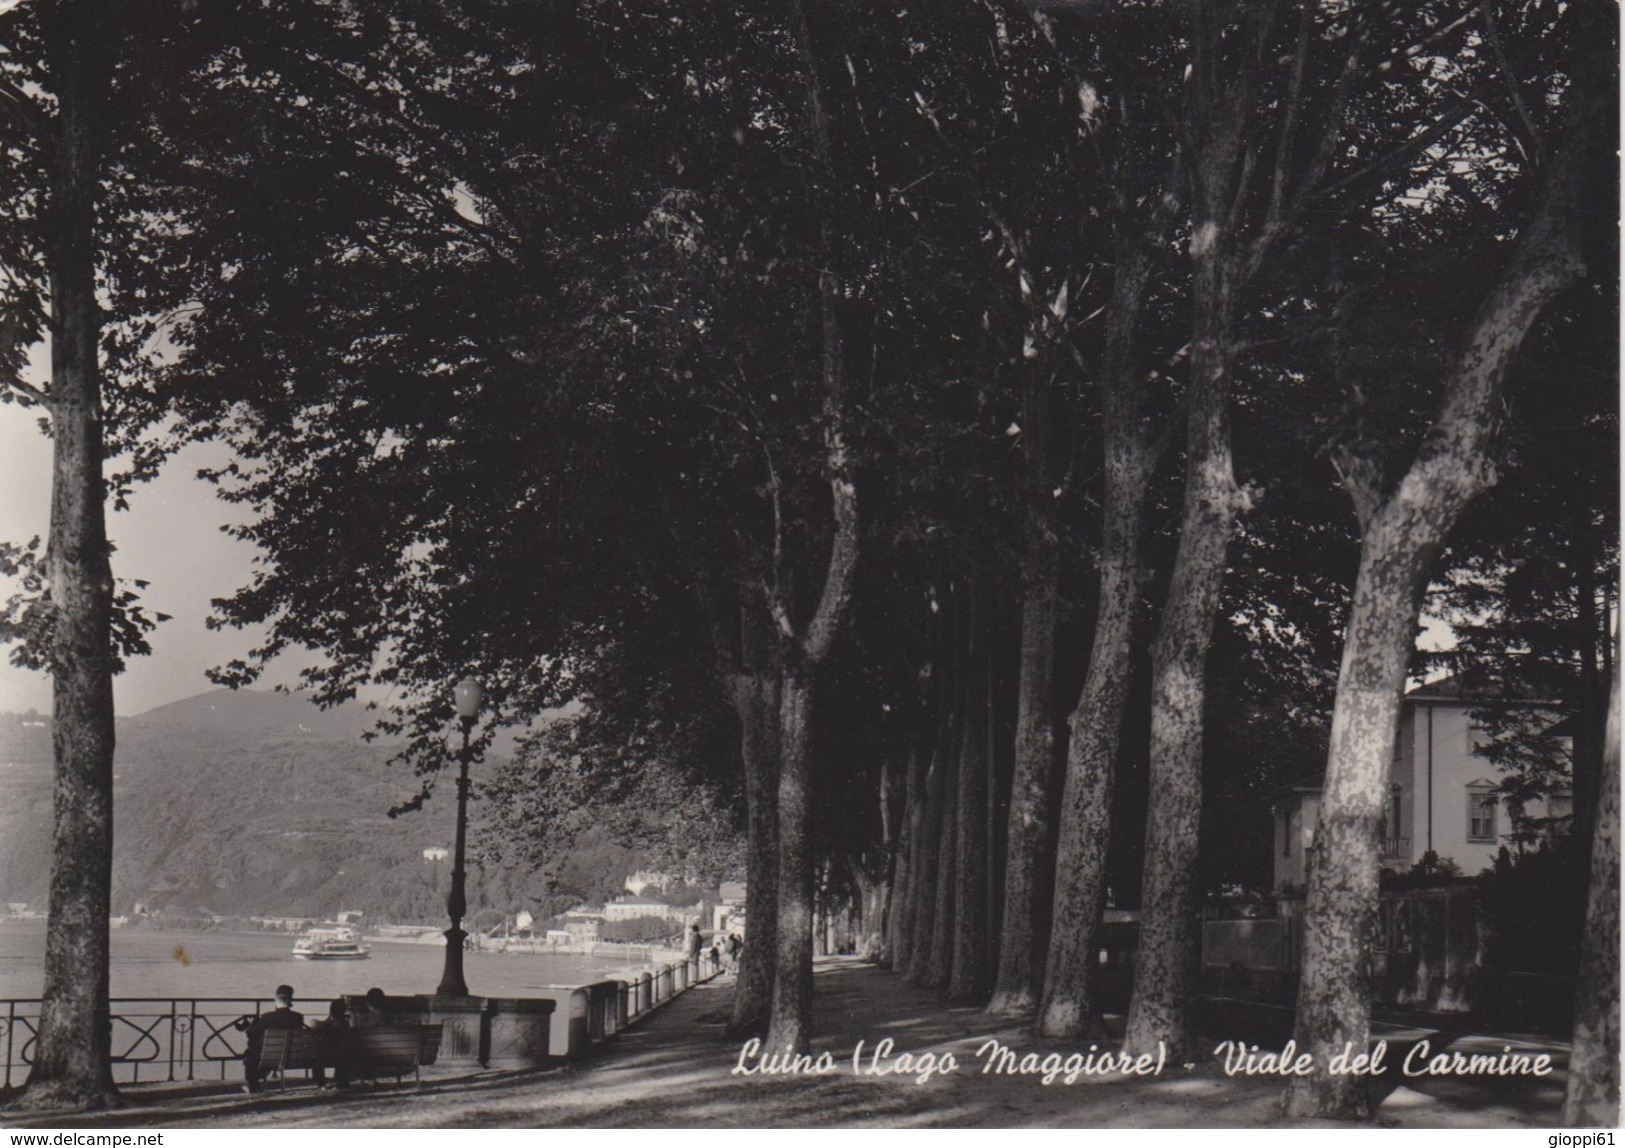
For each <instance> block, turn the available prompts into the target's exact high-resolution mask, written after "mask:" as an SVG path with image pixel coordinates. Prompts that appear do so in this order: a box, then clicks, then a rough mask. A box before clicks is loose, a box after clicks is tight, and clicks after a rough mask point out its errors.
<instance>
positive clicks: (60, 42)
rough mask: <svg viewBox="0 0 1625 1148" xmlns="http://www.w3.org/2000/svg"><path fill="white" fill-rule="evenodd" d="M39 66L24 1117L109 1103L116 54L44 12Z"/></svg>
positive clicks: (92, 24) (99, 20)
mask: <svg viewBox="0 0 1625 1148" xmlns="http://www.w3.org/2000/svg"><path fill="white" fill-rule="evenodd" d="M47 12H48V15H47V16H46V17H45V19H46V20H47V25H46V43H47V52H48V57H49V65H50V69H51V73H52V76H53V78H54V80H55V82H56V89H57V90H56V93H55V94H56V97H57V101H58V102H57V117H56V128H57V131H56V135H55V139H54V141H53V149H52V153H51V158H50V166H51V197H50V204H49V209H48V210H49V216H48V224H47V238H46V260H47V265H48V271H49V275H50V289H51V391H50V408H51V436H52V449H53V454H54V460H53V472H52V485H51V537H50V546H49V551H50V553H49V577H50V594H51V601H52V604H53V606H54V608H55V613H54V617H53V631H52V635H51V663H52V665H51V669H52V678H53V683H54V685H53V693H52V706H53V710H52V722H51V740H52V747H53V750H54V754H55V761H56V766H55V769H56V786H55V805H54V824H53V829H52V846H51V850H52V852H51V885H50V893H49V913H50V919H49V922H48V924H47V926H46V934H45V992H44V1001H43V1003H42V1004H41V1006H40V1021H39V1035H38V1037H37V1039H36V1041H35V1046H34V1068H33V1072H32V1074H31V1075H30V1077H29V1083H28V1088H27V1097H28V1104H29V1106H30V1107H46V1108H59V1107H60V1108H102V1107H110V1106H114V1105H117V1104H119V1103H121V1102H120V1100H119V1096H118V1093H117V1090H116V1089H115V1088H114V1086H113V1080H112V1072H111V1066H110V1063H109V1057H110V1055H111V1050H110V1040H111V1036H110V1032H111V1024H110V1021H109V1019H108V1016H109V1001H108V958H109V939H108V925H107V918H108V915H109V912H110V910H111V898H112V881H113V663H112V628H111V621H112V605H113V573H112V567H111V564H110V560H109V551H108V545H107V525H106V520H105V508H104V500H105V493H104V489H103V482H102V398H101V373H100V368H99V365H98V361H97V349H98V344H99V341H100V336H101V309H100V306H99V305H98V303H97V301H96V236H95V216H96V195H97V187H98V184H99V180H100V175H101V163H102V145H103V140H102V131H101V124H102V123H103V122H104V118H105V117H104V115H103V111H102V109H103V107H104V104H105V101H106V95H107V89H108V73H109V72H110V71H111V66H110V63H109V62H107V61H104V60H101V59H100V55H101V53H100V52H98V51H97V50H96V48H97V45H98V44H99V45H100V46H102V47H104V48H105V47H106V46H107V45H108V44H110V43H112V42H113V33H112V32H111V31H110V30H109V28H108V27H107V24H108V23H109V22H110V21H108V20H107V18H106V12H105V10H104V8H103V6H102V5H101V4H99V3H96V2H95V0H79V2H77V3H68V2H66V0H64V2H62V3H58V4H55V5H52V6H50V7H49V8H48V9H47Z"/></svg>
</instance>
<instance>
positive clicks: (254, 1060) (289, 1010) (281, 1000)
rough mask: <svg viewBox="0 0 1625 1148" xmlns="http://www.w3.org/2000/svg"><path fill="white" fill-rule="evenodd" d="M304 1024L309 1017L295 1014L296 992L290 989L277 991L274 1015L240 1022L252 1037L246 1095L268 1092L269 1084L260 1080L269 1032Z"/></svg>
mask: <svg viewBox="0 0 1625 1148" xmlns="http://www.w3.org/2000/svg"><path fill="white" fill-rule="evenodd" d="M245 1021H246V1023H245ZM304 1024H305V1014H304V1013H301V1012H295V1011H294V1007H293V988H292V987H291V986H289V985H278V986H277V987H276V1008H275V1009H274V1010H273V1011H271V1012H266V1013H261V1014H260V1015H259V1016H257V1017H254V1018H253V1019H252V1020H248V1019H247V1018H244V1020H243V1021H238V1022H237V1027H238V1028H241V1029H244V1030H246V1031H247V1033H248V1049H247V1051H245V1052H244V1053H243V1091H244V1092H261V1091H263V1090H264V1088H265V1081H264V1080H263V1079H262V1078H261V1076H260V1049H261V1048H262V1047H263V1046H264V1044H265V1034H266V1032H267V1031H268V1030H270V1029H274V1028H303V1027H304Z"/></svg>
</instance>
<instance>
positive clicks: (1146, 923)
mask: <svg viewBox="0 0 1625 1148" xmlns="http://www.w3.org/2000/svg"><path fill="white" fill-rule="evenodd" d="M1192 254H1193V256H1194V257H1195V260H1196V283H1195V286H1194V289H1193V295H1194V300H1193V306H1194V310H1195V326H1196V331H1195V338H1194V340H1193V342H1192V346H1191V390H1190V397H1189V402H1190V422H1189V431H1188V434H1187V446H1186V470H1185V511H1184V516H1183V519H1182V521H1181V525H1180V534H1179V551H1178V554H1177V556H1176V557H1175V559H1174V572H1173V578H1172V579H1171V581H1170V582H1169V585H1168V596H1167V601H1166V602H1165V604H1164V606H1163V612H1162V623H1161V626H1160V628H1159V630H1158V632H1157V639H1156V641H1155V643H1153V645H1152V654H1151V758H1150V765H1151V770H1150V803H1149V807H1148V809H1147V812H1146V829H1145V874H1144V877H1143V879H1142V883H1141V887H1140V946H1139V952H1138V955H1137V957H1136V963H1135V968H1134V994H1133V997H1132V999H1131V1000H1130V1003H1129V1013H1128V1026H1127V1029H1126V1030H1125V1033H1124V1037H1123V1047H1124V1048H1125V1049H1126V1050H1128V1051H1130V1052H1133V1053H1135V1054H1139V1053H1144V1052H1148V1051H1154V1050H1156V1048H1157V1045H1158V1042H1163V1043H1164V1044H1165V1045H1166V1048H1167V1050H1168V1053H1169V1055H1172V1056H1183V1055H1184V1054H1185V1053H1186V1052H1187V1051H1189V1050H1190V1049H1191V1048H1193V1047H1194V1046H1193V1043H1192V1042H1193V1040H1194V1036H1193V1034H1192V1032H1191V1029H1190V1017H1189V1007H1188V1006H1189V1001H1190V999H1191V991H1192V987H1193V986H1192V981H1193V978H1194V972H1195V956H1194V944H1195V931H1194V928H1193V926H1192V916H1191V914H1192V912H1193V911H1194V905H1193V903H1192V902H1193V894H1192V892H1191V886H1192V880H1193V876H1194V874H1193V869H1194V867H1195V864H1196V849H1197V842H1198V835H1199V830H1200V828H1201V821H1202V737H1203V735H1202V731H1203V710H1204V707H1205V701H1206V697H1207V689H1206V684H1207V653H1208V646H1209V644H1210V643H1211V641H1212V637H1213V624H1214V620H1215V618H1216V617H1217V615H1218V610H1219V594H1220V591H1221V589H1222V587H1223V584H1224V571H1225V556H1226V554H1227V552H1228V550H1229V546H1230V537H1231V534H1232V532H1233V531H1234V529H1235V523H1236V517H1237V515H1238V514H1239V512H1240V510H1241V506H1242V501H1243V497H1242V493H1241V491H1240V490H1239V489H1238V488H1237V486H1236V480H1235V473H1234V470H1233V468H1232V465H1231V457H1230V419H1229V407H1230V369H1231V360H1232V351H1231V348H1230V345H1229V343H1230V339H1229V318H1230V316H1229V304H1228V301H1227V299H1226V291H1225V283H1224V280H1225V278H1226V275H1225V272H1224V271H1223V269H1222V268H1221V266H1219V265H1220V264H1222V263H1223V261H1224V259H1225V255H1224V254H1223V253H1221V252H1218V251H1206V252H1197V251H1193V252H1192Z"/></svg>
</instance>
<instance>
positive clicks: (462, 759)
mask: <svg viewBox="0 0 1625 1148" xmlns="http://www.w3.org/2000/svg"><path fill="white" fill-rule="evenodd" d="M483 694H484V691H483V690H482V689H480V683H479V682H476V681H475V680H474V679H473V678H464V679H463V680H462V681H460V682H458V683H457V684H456V685H455V686H453V687H452V696H453V697H454V698H455V699H456V702H457V718H458V720H459V721H460V722H461V723H462V726H463V749H462V752H461V753H460V754H458V770H457V846H456V853H455V854H453V856H452V870H451V894H450V896H448V897H447V898H446V912H447V914H449V915H450V917H451V928H449V929H447V930H446V969H445V971H444V972H443V973H441V975H440V987H439V988H438V989H437V990H435V991H436V993H437V994H438V995H439V996H443V997H466V996H467V995H468V985H467V984H466V983H465V982H464V981H463V942H464V941H465V940H466V939H467V938H468V934H467V933H465V932H463V914H464V913H466V912H467V911H468V900H467V898H466V897H465V896H464V893H463V878H464V872H463V853H464V850H465V848H466V847H467V838H468V735H469V734H470V733H472V732H473V730H474V722H475V719H476V718H478V717H479V713H480V699H481V697H482V696H483Z"/></svg>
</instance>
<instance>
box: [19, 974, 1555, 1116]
mask: <svg viewBox="0 0 1625 1148" xmlns="http://www.w3.org/2000/svg"><path fill="white" fill-rule="evenodd" d="M817 993H818V995H817V1012H816V1017H815V1029H814V1032H815V1035H814V1040H813V1046H814V1052H815V1053H826V1052H827V1053H828V1054H829V1058H828V1061H827V1062H826V1063H827V1064H829V1065H831V1067H832V1070H831V1071H828V1072H825V1073H816V1074H815V1073H792V1074H782V1073H772V1074H770V1073H767V1072H758V1073H754V1074H742V1073H739V1072H736V1071H735V1069H736V1068H738V1067H739V1065H740V1064H741V1063H742V1048H741V1043H740V1042H739V1041H736V1040H730V1039H729V1038H728V1037H727V1036H726V1035H725V1033H724V1032H723V1025H724V1022H725V1021H726V1018H727V1015H728V1010H729V1006H730V1003H731V999H732V986H731V984H729V983H722V984H716V983H712V984H707V985H702V986H699V987H697V988H694V989H690V990H689V991H688V992H686V993H684V994H683V995H682V996H680V997H678V998H677V999H676V1000H674V1001H672V1002H671V1003H670V1004H669V1005H667V1006H665V1007H664V1008H662V1009H661V1010H660V1011H659V1012H657V1013H656V1014H654V1015H653V1016H651V1017H650V1018H649V1019H648V1020H647V1021H646V1022H645V1023H643V1024H641V1025H639V1026H637V1027H635V1028H632V1029H630V1030H628V1031H627V1032H624V1033H622V1034H621V1035H620V1036H619V1037H617V1038H616V1039H614V1040H612V1041H610V1042H609V1043H608V1044H606V1045H604V1046H602V1047H600V1048H599V1049H597V1050H595V1051H594V1053H593V1054H592V1055H590V1056H588V1057H587V1058H585V1059H583V1060H581V1061H579V1062H577V1063H575V1064H573V1065H570V1066H568V1067H565V1068H558V1069H549V1070H542V1071H536V1072H523V1073H480V1074H476V1075H471V1076H470V1075H463V1076H449V1075H442V1076H438V1077H436V1078H433V1079H427V1080H426V1081H425V1084H424V1086H423V1087H422V1088H421V1089H414V1088H410V1087H407V1088H393V1087H384V1088H380V1089H377V1090H372V1089H358V1090H356V1091H355V1092H352V1093H344V1094H339V1093H330V1092H329V1093H315V1092H312V1091H311V1090H310V1089H308V1088H305V1089H295V1090H293V1091H291V1092H289V1093H287V1094H285V1095H277V1094H271V1095H266V1096H256V1097H247V1096H241V1095H238V1094H234V1093H227V1092H225V1091H224V1090H223V1089H221V1088H220V1087H218V1086H216V1087H214V1088H201V1089H193V1090H191V1091H190V1092H187V1091H183V1090H174V1091H170V1092H168V1093H166V1094H164V1095H163V1096H162V1097H160V1096H159V1095H158V1094H156V1093H154V1094H150V1097H151V1099H150V1101H149V1102H146V1103H140V1104H138V1105H136V1106H133V1107H131V1108H127V1109H124V1110H121V1111H119V1112H112V1113H106V1114H101V1115H99V1116H96V1117H87V1116H78V1117H52V1118H49V1119H43V1118H34V1119H30V1117H29V1115H28V1114H27V1113H7V1114H5V1117H4V1118H3V1119H0V1123H4V1124H6V1125H8V1126H11V1127H30V1128H32V1127H64V1128H84V1127H92V1126H103V1127H130V1128H136V1127H142V1126H149V1127H161V1128H187V1127H231V1128H298V1127H308V1128H333V1127H360V1128H538V1127H617V1128H669V1127H679V1128H681V1127H698V1128H756V1127H828V1126H839V1127H887V1128H905V1127H915V1128H925V1127H939V1128H940V1127H955V1128H965V1127H1181V1126H1182V1127H1240V1128H1247V1127H1259V1126H1267V1125H1274V1124H1278V1123H1280V1121H1279V1118H1278V1117H1277V1115H1276V1112H1275V1103H1276V1100H1277V1098H1278V1096H1279V1094H1280V1083H1279V1080H1278V1079H1270V1078H1260V1077H1242V1076H1237V1077H1227V1076H1225V1075H1224V1073H1223V1072H1222V1070H1221V1068H1220V1065H1219V1063H1218V1062H1217V1061H1216V1060H1207V1061H1205V1062H1204V1063H1201V1064H1196V1065H1192V1066H1189V1067H1187V1066H1186V1065H1183V1064H1168V1065H1166V1066H1164V1068H1163V1071H1162V1072H1161V1074H1160V1075H1157V1076H1147V1077H1136V1076H1123V1075H1122V1074H1120V1073H1117V1072H1113V1073H1112V1074H1111V1075H1106V1076H1088V1075H1080V1076H1078V1078H1077V1079H1076V1080H1075V1082H1074V1083H1072V1084H1067V1083H1065V1081H1064V1079H1062V1078H1057V1079H1055V1080H1054V1081H1053V1082H1052V1083H1051V1084H1049V1085H1045V1084H1044V1083H1042V1077H1041V1076H1040V1075H1037V1074H1026V1075H1022V1074H999V1073H989V1072H985V1071H984V1067H985V1066H986V1064H987V1061H988V1059H989V1057H990V1055H991V1054H987V1053H984V1055H983V1056H982V1057H980V1058H979V1057H978V1055H977V1051H978V1049H984V1048H985V1047H986V1046H987V1045H988V1042H990V1041H998V1042H1001V1043H1002V1045H1003V1046H1004V1047H1006V1048H1009V1049H1011V1050H1012V1051H1013V1052H1014V1053H1015V1055H1016V1058H1017V1059H1016V1064H1017V1066H1018V1067H1019V1058H1020V1057H1022V1056H1024V1055H1026V1054H1029V1053H1031V1054H1035V1060H1034V1062H1033V1063H1034V1065H1035V1066H1038V1065H1041V1063H1042V1058H1043V1057H1044V1056H1047V1055H1049V1054H1057V1055H1058V1061H1059V1062H1061V1063H1063V1064H1064V1061H1065V1058H1066V1057H1068V1056H1070V1055H1073V1054H1078V1055H1079V1056H1083V1055H1087V1054H1088V1053H1089V1052H1090V1042H1088V1041H1086V1040H1085V1041H1057V1040H1046V1039H1042V1038H1039V1037H1036V1036H1033V1035H1031V1034H1030V1033H1027V1032H1025V1031H1023V1029H1022V1028H1021V1027H1020V1026H1015V1025H1003V1026H1001V1024H1000V1023H999V1022H992V1021H990V1020H989V1019H988V1018H987V1017H986V1016H985V1015H984V1014H983V1013H982V1012H981V1011H980V1010H979V1009H977V1008H948V1007H944V1006H943V1005H942V1004H941V1003H940V1001H939V998H938V997H937V995H936V994H935V993H931V992H927V991H925V990H921V989H916V988H913V987H911V986H908V985H906V984H904V983H903V982H902V981H901V980H900V979H899V978H897V977H895V976H893V975H892V974H890V973H889V972H886V971H883V970H881V969H877V968H875V967H874V966H872V965H868V964H865V963H862V962H860V961H857V960H855V959H853V958H830V959H826V960H822V961H820V962H819V970H818V977H817ZM1414 1035H1415V1034H1412V1037H1413V1038H1414ZM886 1039H890V1040H891V1041H892V1042H893V1045H892V1049H891V1052H892V1056H891V1058H890V1059H884V1058H883V1059H882V1060H881V1061H879V1062H878V1067H879V1068H882V1069H891V1070H893V1071H891V1072H889V1073H886V1074H877V1075H869V1074H867V1073H864V1072H859V1071H855V1066H854V1063H853V1052H854V1050H855V1048H856V1047H857V1046H858V1042H859V1041H862V1042H864V1043H863V1055H862V1056H861V1058H860V1061H859V1064H858V1065H857V1066H856V1067H857V1068H860V1069H869V1068H872V1067H876V1062H874V1061H872V1060H871V1055H870V1054H871V1053H872V1052H873V1051H874V1049H875V1046H876V1045H877V1044H878V1043H879V1042H881V1041H883V1040H886ZM1509 1039H1510V1038H1509ZM1435 1043H1436V1044H1438V1041H1437V1040H1436V1041H1435ZM1453 1047H1457V1048H1464V1049H1465V1048H1473V1049H1477V1050H1485V1051H1494V1052H1499V1051H1500V1044H1499V1043H1497V1042H1493V1041H1490V1040H1489V1038H1462V1039H1459V1040H1457V1042H1456V1044H1455V1045H1454V1046H1453ZM1540 1047H1542V1048H1548V1049H1550V1050H1553V1051H1555V1052H1557V1053H1558V1054H1559V1058H1558V1064H1559V1065H1561V1064H1562V1063H1563V1061H1564V1060H1565V1059H1566V1056H1562V1055H1561V1054H1562V1053H1565V1052H1566V1049H1563V1048H1562V1047H1561V1046H1559V1045H1549V1044H1548V1045H1540ZM1110 1051H1112V1046H1111V1045H1110V1044H1106V1045H1104V1046H1103V1047H1101V1048H1100V1049H1098V1050H1097V1052H1110ZM902 1054H907V1055H908V1057H909V1058H910V1063H909V1064H907V1065H905V1064H904V1062H903V1055H902ZM950 1055H951V1056H952V1057H953V1059H954V1061H955V1062H956V1065H957V1067H956V1068H955V1069H953V1070H951V1071H944V1069H945V1068H946V1061H947V1058H948V1057H949V1056H950ZM743 1063H745V1064H747V1065H754V1064H755V1063H757V1062H755V1061H753V1060H751V1059H750V1058H749V1057H748V1056H746V1057H744V1058H743ZM899 1069H905V1071H897V1070H899ZM922 1077H924V1078H925V1079H924V1080H923V1082H922V1080H921V1078H922ZM1562 1088H1563V1076H1562V1073H1561V1072H1558V1073H1554V1074H1553V1075H1551V1076H1548V1077H1544V1078H1540V1079H1533V1078H1516V1079H1511V1080H1507V1079H1501V1080H1489V1081H1478V1080H1473V1081H1463V1080H1461V1079H1444V1080H1439V1081H1431V1082H1430V1081H1417V1080H1403V1081H1401V1080H1399V1079H1398V1072H1397V1070H1394V1071H1391V1072H1390V1073H1389V1076H1388V1078H1387V1079H1386V1080H1385V1081H1384V1083H1383V1087H1382V1089H1381V1091H1380V1092H1379V1095H1381V1096H1382V1103H1381V1107H1380V1108H1379V1110H1378V1122H1379V1123H1381V1124H1386V1125H1394V1126H1406V1127H1531V1126H1533V1127H1546V1126H1548V1125H1552V1124H1555V1122H1556V1121H1557V1119H1558V1111H1559V1108H1560V1106H1561V1103H1562ZM138 1095H139V1094H135V1093H134V1090H132V1098H133V1099H134V1098H136V1096H138ZM142 1099H146V1098H142Z"/></svg>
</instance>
